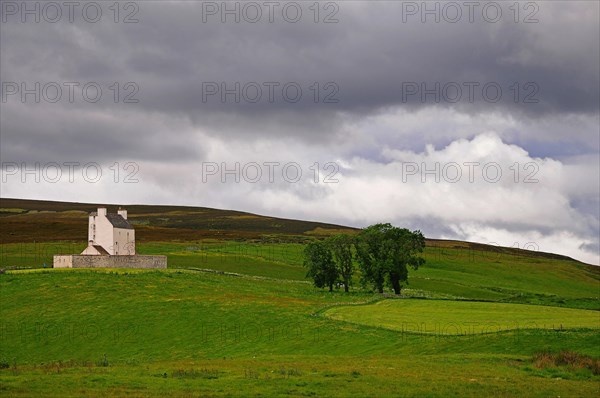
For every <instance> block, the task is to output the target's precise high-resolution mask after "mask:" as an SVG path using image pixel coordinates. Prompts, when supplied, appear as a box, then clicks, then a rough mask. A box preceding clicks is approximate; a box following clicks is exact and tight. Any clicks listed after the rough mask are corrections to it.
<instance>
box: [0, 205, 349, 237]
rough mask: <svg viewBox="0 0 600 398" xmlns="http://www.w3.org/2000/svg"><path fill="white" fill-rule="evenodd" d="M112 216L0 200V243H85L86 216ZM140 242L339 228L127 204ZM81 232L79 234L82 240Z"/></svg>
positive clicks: (228, 212)
mask: <svg viewBox="0 0 600 398" xmlns="http://www.w3.org/2000/svg"><path fill="white" fill-rule="evenodd" d="M101 206H104V207H107V208H108V211H109V212H116V210H117V208H118V206H117V205H108V206H107V205H105V204H93V203H92V204H88V203H67V202H50V201H38V200H25V199H6V198H0V242H2V243H17V242H27V243H32V242H33V241H36V242H48V241H64V240H75V241H82V240H83V241H84V243H85V240H86V239H87V238H86V237H85V233H86V232H85V231H87V223H88V214H89V213H90V212H92V211H96V209H97V208H98V207H101ZM127 210H128V214H129V219H130V222H131V223H132V224H133V225H134V227H135V229H136V239H137V240H138V241H140V242H145V241H156V240H172V239H173V240H179V239H182V237H183V239H184V240H198V239H207V238H217V239H259V240H262V239H267V240H268V239H269V238H270V235H274V234H275V235H277V238H278V239H286V240H294V239H300V240H302V237H309V236H314V235H316V236H319V235H327V234H330V233H332V232H335V231H336V230H338V229H340V230H345V231H351V230H352V229H351V228H348V227H341V226H338V225H332V224H326V223H319V222H311V221H298V220H288V219H282V218H275V217H266V216H259V215H256V214H250V213H244V212H239V211H232V210H219V209H209V208H205V207H186V206H145V205H127ZM82 231H83V235H82Z"/></svg>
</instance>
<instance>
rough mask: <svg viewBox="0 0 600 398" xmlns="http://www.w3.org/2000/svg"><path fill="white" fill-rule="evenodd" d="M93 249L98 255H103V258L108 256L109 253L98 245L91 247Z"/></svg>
mask: <svg viewBox="0 0 600 398" xmlns="http://www.w3.org/2000/svg"><path fill="white" fill-rule="evenodd" d="M92 246H93V247H94V249H96V250H98V253H100V254H102V255H104V256H109V255H110V253H109V252H107V251H106V250H105V249H104V248H103V247H102V246H100V245H92Z"/></svg>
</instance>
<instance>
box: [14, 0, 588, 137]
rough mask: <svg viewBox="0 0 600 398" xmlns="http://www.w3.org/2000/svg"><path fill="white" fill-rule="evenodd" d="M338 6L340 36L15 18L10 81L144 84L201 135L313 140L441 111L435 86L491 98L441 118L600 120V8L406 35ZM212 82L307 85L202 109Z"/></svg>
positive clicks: (567, 8)
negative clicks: (278, 118) (341, 117)
mask: <svg viewBox="0 0 600 398" xmlns="http://www.w3.org/2000/svg"><path fill="white" fill-rule="evenodd" d="M303 4H304V3H303ZM338 4H339V12H338V13H337V14H336V18H337V19H338V20H339V22H338V23H332V24H323V23H320V24H315V23H314V22H313V21H312V17H311V16H310V15H309V14H308V13H307V11H308V10H307V5H306V4H305V7H304V12H305V17H304V18H303V19H301V21H300V22H298V23H288V22H285V21H284V20H283V19H282V18H281V17H276V18H275V22H274V23H268V22H266V21H265V19H264V18H263V21H262V23H261V22H259V23H247V22H244V21H241V22H240V23H234V22H233V21H232V20H231V17H230V19H229V22H228V23H221V22H220V19H219V16H218V15H217V16H210V17H208V20H207V22H206V23H203V22H202V21H203V14H202V2H188V3H177V4H173V3H169V4H166V3H161V2H146V3H143V2H142V3H139V5H140V12H139V15H138V18H139V23H135V24H122V23H121V24H115V23H113V22H112V21H111V20H110V18H108V16H107V17H106V18H105V19H103V20H102V21H101V22H99V23H97V24H90V23H86V22H85V21H76V23H73V24H69V23H56V24H48V23H46V24H44V23H40V24H32V23H26V24H22V23H18V22H14V21H13V20H12V18H10V19H9V21H8V22H7V23H4V24H3V25H2V30H3V31H2V36H3V43H2V51H3V57H2V58H3V60H2V71H3V72H2V73H3V76H2V78H3V81H4V80H7V79H12V80H17V81H20V80H36V79H38V80H42V79H54V80H57V79H63V80H68V79H71V80H77V81H86V80H87V81H89V80H91V81H97V80H103V79H106V80H110V79H113V80H121V79H126V80H128V81H134V82H136V83H138V84H139V86H140V100H141V106H142V107H144V108H146V109H147V110H149V111H159V112H165V113H173V112H182V113H184V114H186V115H188V116H189V117H191V118H192V119H193V120H195V121H196V123H199V124H202V123H203V122H202V120H200V119H202V115H203V114H207V113H214V112H223V113H225V114H228V113H232V114H236V115H238V117H239V115H248V116H249V117H251V116H252V115H256V114H261V113H263V112H264V113H266V114H267V116H272V114H273V112H278V111H287V112H291V113H293V114H297V115H298V117H299V118H300V119H302V120H304V122H305V123H307V124H308V126H310V121H311V118H308V120H307V118H306V117H305V115H306V114H307V113H315V116H316V120H319V117H318V116H319V115H320V114H321V113H322V112H323V110H325V111H329V112H330V114H334V112H338V111H347V112H356V113H368V112H372V111H374V110H376V109H380V108H384V107H389V106H402V107H407V108H409V109H410V108H418V107H423V106H432V105H435V100H434V98H433V96H431V95H430V96H429V97H426V98H425V101H424V103H423V102H422V100H421V96H420V93H417V94H416V95H408V96H407V97H403V92H406V90H407V89H409V87H407V86H406V84H407V83H412V82H415V83H419V84H420V83H425V84H426V85H427V87H428V88H433V87H434V86H435V83H436V82H439V83H441V85H442V86H443V85H444V84H446V83H449V82H455V83H458V84H459V85H462V83H464V82H476V83H478V84H480V86H478V87H476V88H475V93H474V94H475V96H474V103H473V104H471V103H469V102H468V101H466V98H467V90H468V88H467V87H466V86H463V87H462V90H463V98H464V99H465V100H463V101H460V102H458V103H456V104H451V103H449V102H448V101H444V100H443V99H442V101H441V104H440V105H439V106H451V105H452V106H454V107H456V108H458V109H460V110H461V111H463V112H467V113H471V112H474V113H476V112H485V111H497V110H500V111H504V112H508V113H514V114H516V115H520V114H525V115H526V116H527V117H536V116H544V115H546V114H553V113H556V112H559V113H571V112H575V113H595V112H596V111H597V109H598V104H599V102H598V90H597V87H598V83H599V78H598V57H599V54H598V46H597V40H596V39H594V38H595V37H597V36H598V17H597V12H596V13H595V14H596V15H595V16H594V13H593V12H591V11H593V10H594V9H596V11H597V7H598V5H597V4H592V3H579V4H572V3H571V4H569V3H566V2H558V3H557V2H552V3H550V2H547V3H540V10H539V12H538V13H537V14H536V18H537V19H538V20H539V22H538V23H529V24H525V23H514V21H512V19H511V18H512V17H511V16H510V15H508V13H507V12H508V9H507V8H506V7H504V13H505V14H504V17H503V18H502V19H501V20H500V21H499V22H497V23H488V22H485V21H484V20H483V19H482V18H481V16H479V17H477V18H476V19H475V22H474V23H469V22H468V21H467V20H466V19H463V20H461V21H459V22H458V23H455V24H452V23H448V22H444V21H442V22H441V23H433V21H430V22H429V23H425V24H423V23H420V21H419V20H418V17H411V18H409V19H408V20H407V22H406V23H403V22H402V7H403V5H402V2H376V3H367V4H365V3H358V2H339V3H338ZM105 11H106V10H105ZM573 14H575V15H576V16H577V17H578V20H577V24H576V25H573V23H572V18H573V16H572V15H573ZM275 15H276V16H277V15H279V14H275ZM476 15H478V14H476ZM567 15H571V16H570V17H566V16H567ZM465 18H466V17H465ZM24 61H25V62H24ZM206 82H217V83H220V82H226V83H228V85H229V87H232V86H233V84H234V82H240V83H241V84H242V85H243V84H244V83H247V82H257V83H259V84H261V83H263V82H279V83H281V84H285V83H286V82H298V83H299V84H300V85H301V86H302V89H303V97H302V100H301V101H299V102H298V103H290V102H288V101H286V100H285V99H284V98H282V97H281V95H276V97H275V100H274V101H273V102H269V101H266V100H265V99H266V89H265V92H263V100H261V101H259V102H258V103H249V102H247V101H244V100H243V98H242V100H241V101H240V103H235V102H234V100H233V96H229V97H228V99H227V101H226V103H222V102H221V100H220V98H219V96H218V95H215V96H211V97H210V98H209V100H208V101H203V95H202V93H203V83H206ZM313 82H320V83H321V84H324V83H326V82H334V83H335V84H337V86H338V87H339V93H337V94H336V95H335V98H336V99H338V100H339V101H338V102H337V103H329V104H323V103H321V102H319V103H315V101H314V98H313V97H312V95H311V92H310V90H309V86H310V85H311V84H312V83H313ZM488 82H495V83H498V85H499V86H500V87H501V88H502V90H503V95H502V99H501V100H500V101H499V102H498V103H491V102H489V101H486V100H485V99H484V98H483V97H482V93H481V86H483V85H484V84H485V83H488ZM515 82H518V83H520V84H521V85H524V84H526V83H527V82H532V83H535V84H536V87H533V86H531V87H530V88H528V89H524V88H523V87H520V91H521V92H520V97H521V98H519V100H518V102H517V103H515V101H514V95H513V93H512V92H511V90H510V87H511V86H512V85H513V84H514V83H515ZM419 90H420V88H419ZM276 91H277V90H276ZM534 91H537V92H536V94H535V95H534V96H533V98H535V99H538V100H539V103H537V104H532V103H523V98H522V97H523V96H525V95H527V94H528V93H532V92H534ZM321 94H324V93H321ZM453 94H454V93H452V95H453ZM221 121H222V120H219V122H221ZM317 125H319V123H318V124H317ZM221 126H222V125H221ZM212 127H215V126H212ZM320 127H322V126H320ZM249 130H251V127H250V128H249Z"/></svg>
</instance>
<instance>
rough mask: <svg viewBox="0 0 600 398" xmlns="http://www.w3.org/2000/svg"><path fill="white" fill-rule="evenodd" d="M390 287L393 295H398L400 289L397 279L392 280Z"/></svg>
mask: <svg viewBox="0 0 600 398" xmlns="http://www.w3.org/2000/svg"><path fill="white" fill-rule="evenodd" d="M392 287H393V288H394V293H395V294H397V295H399V294H400V290H401V289H402V287H400V281H399V280H398V279H395V278H394V279H392Z"/></svg>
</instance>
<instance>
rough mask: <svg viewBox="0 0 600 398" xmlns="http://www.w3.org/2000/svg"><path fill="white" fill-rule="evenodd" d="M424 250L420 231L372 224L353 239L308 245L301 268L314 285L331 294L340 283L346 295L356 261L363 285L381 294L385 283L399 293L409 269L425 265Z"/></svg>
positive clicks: (341, 237) (345, 237)
mask: <svg viewBox="0 0 600 398" xmlns="http://www.w3.org/2000/svg"><path fill="white" fill-rule="evenodd" d="M424 247H425V238H424V237H423V234H422V233H421V231H412V232H411V231H409V230H408V229H405V228H397V227H394V226H392V225H390V224H375V225H371V226H370V227H367V228H365V229H363V230H361V232H360V233H359V234H358V235H355V236H352V235H346V234H340V235H335V236H332V237H330V238H328V239H326V240H323V241H315V242H311V243H309V244H308V245H307V246H306V248H305V250H304V265H305V266H306V267H307V268H308V273H307V277H310V278H312V280H313V281H314V284H315V286H317V287H320V288H323V287H328V288H329V291H332V290H333V287H334V286H335V285H336V284H338V283H342V284H343V285H344V290H345V291H346V292H347V291H348V289H349V287H350V285H351V284H352V275H353V274H354V271H355V266H354V264H355V262H354V260H356V262H357V263H358V266H359V268H360V273H361V283H362V284H363V286H367V285H371V286H372V287H373V288H374V289H375V290H377V291H378V292H379V293H383V289H384V287H385V285H386V284H387V285H389V286H390V287H391V288H392V289H394V293H396V294H400V291H401V290H402V287H403V285H402V283H404V282H406V283H408V268H409V267H411V268H413V269H415V270H416V269H418V268H419V266H421V265H423V264H424V263H425V260H424V259H423V258H422V257H421V256H420V253H422V252H423V248H424Z"/></svg>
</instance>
